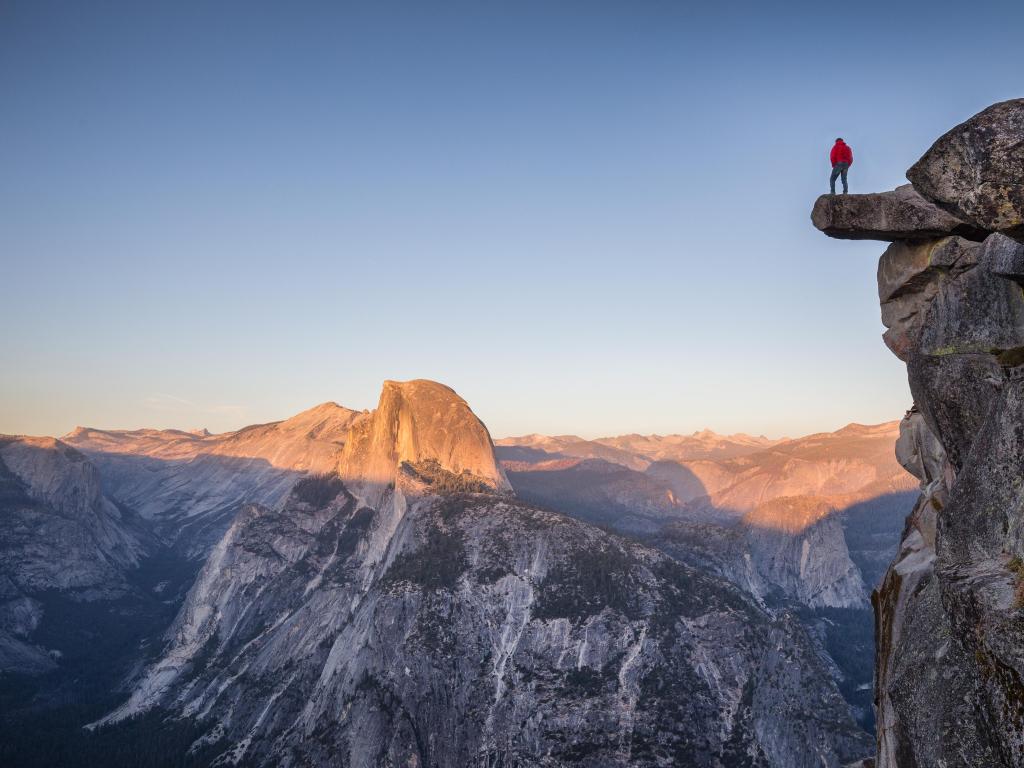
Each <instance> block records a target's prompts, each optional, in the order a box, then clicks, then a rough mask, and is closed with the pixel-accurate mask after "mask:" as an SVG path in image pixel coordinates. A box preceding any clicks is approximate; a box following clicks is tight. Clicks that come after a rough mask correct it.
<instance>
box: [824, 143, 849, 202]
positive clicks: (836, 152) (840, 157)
mask: <svg viewBox="0 0 1024 768" xmlns="http://www.w3.org/2000/svg"><path fill="white" fill-rule="evenodd" d="M829 159H830V160H831V161H832V178H830V179H829V180H828V181H829V185H830V186H831V187H832V194H833V195H834V194H835V193H836V177H837V176H842V177H843V194H844V195H845V194H846V193H847V192H849V191H850V188H849V186H847V184H846V172H847V171H849V170H850V166H851V165H853V150H852V149H850V145H849V144H847V143H846V142H845V141H843V140H842V138H838V139H836V143H835V144H833V145H832V152H831V153H830V154H829Z"/></svg>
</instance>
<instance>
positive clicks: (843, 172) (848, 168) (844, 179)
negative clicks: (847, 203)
mask: <svg viewBox="0 0 1024 768" xmlns="http://www.w3.org/2000/svg"><path fill="white" fill-rule="evenodd" d="M848 170H850V166H849V165H847V164H846V163H843V169H842V171H841V173H842V176H843V194H844V195H845V194H846V193H847V192H849V191H850V186H849V185H848V184H847V183H846V172H847V171H848Z"/></svg>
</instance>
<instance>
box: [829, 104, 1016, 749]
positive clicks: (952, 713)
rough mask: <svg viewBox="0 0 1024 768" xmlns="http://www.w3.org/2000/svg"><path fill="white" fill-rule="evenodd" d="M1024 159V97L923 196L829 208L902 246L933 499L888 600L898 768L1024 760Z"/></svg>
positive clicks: (972, 129) (837, 217)
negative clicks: (1022, 521) (1022, 514)
mask: <svg viewBox="0 0 1024 768" xmlns="http://www.w3.org/2000/svg"><path fill="white" fill-rule="evenodd" d="M1022 148H1024V99H1015V100H1012V101H1006V102H1002V103H999V104H994V105H993V106H991V107H989V108H987V109H985V110H983V111H982V112H980V113H979V114H977V115H975V116H974V117H972V118H970V119H969V120H967V121H966V122H964V123H962V124H961V125H958V126H956V127H955V128H953V129H952V130H950V131H948V132H947V133H946V134H944V135H943V136H941V137H940V138H939V139H938V140H937V141H936V142H935V143H934V144H933V145H932V147H931V148H930V149H929V150H928V151H927V152H926V153H925V154H924V156H923V157H922V158H921V159H920V160H919V161H918V162H917V163H915V164H914V165H913V166H912V167H911V168H910V170H908V171H907V178H908V179H909V180H910V181H911V183H912V187H910V188H909V191H908V190H907V188H903V189H902V191H900V190H897V191H896V192H883V193H878V194H869V195H849V196H847V195H843V196H822V197H821V198H820V199H819V200H818V201H817V202H816V203H815V207H814V212H813V213H812V221H813V222H814V224H815V225H816V226H817V227H818V228H819V229H821V230H823V231H824V232H825V233H826V234H829V235H831V236H833V237H849V238H857V239H866V238H871V239H878V240H883V241H888V242H890V243H891V244H890V245H889V246H888V247H887V248H886V250H885V251H884V252H883V253H882V255H881V258H880V259H879V263H878V272H877V282H878V296H879V302H880V304H881V310H882V323H883V325H884V326H885V327H886V331H885V334H884V336H883V339H884V341H885V343H886V345H887V346H888V347H889V349H890V350H891V351H892V352H893V353H894V354H895V355H896V356H897V357H898V358H899V359H900V360H902V361H904V362H905V363H906V364H907V373H908V378H909V382H910V391H911V393H912V394H913V397H914V407H913V408H912V409H911V411H910V412H909V413H908V414H907V417H906V418H905V419H904V420H903V422H902V423H901V434H900V438H899V441H898V443H897V453H898V456H899V459H900V461H901V462H902V463H903V465H904V466H905V467H906V468H907V470H908V471H910V472H911V473H913V474H914V475H915V476H916V477H917V478H918V480H919V488H920V495H919V498H918V501H917V504H916V505H915V507H914V509H913V512H912V514H911V515H910V517H909V518H908V520H907V525H906V527H905V528H904V531H903V535H902V541H901V543H900V547H899V551H898V553H897V555H896V557H895V558H894V560H893V562H892V564H891V566H890V567H889V569H888V571H887V573H886V575H885V578H884V581H883V582H882V584H881V586H880V587H879V589H878V590H877V591H876V592H875V593H874V595H873V597H872V600H873V602H874V606H875V610H876V622H877V623H876V626H877V630H876V632H877V636H878V646H877V655H876V658H875V679H876V693H875V696H876V702H877V716H878V731H877V734H878V745H877V747H878V749H877V754H878V765H879V766H880V768H904V767H905V766H938V765H951V766H952V765H957V766H961V765H963V766H968V765H970V766H975V765H979V766H980V765H984V766H992V767H993V768H1010V766H1020V765H1024V685H1022V683H1021V681H1022V680H1024V623H1022V622H1024V598H1022V596H1024V565H1022V563H1024V535H1022V532H1024V525H1022V524H1021V520H1022V517H1021V510H1022V509H1024V489H1022V485H1021V477H1022V476H1024V416H1022V413H1024V410H1022V407H1024V388H1022V382H1024V375H1022V367H1021V364H1022V363H1024V355H1022V352H1024V292H1022V286H1024V149H1022ZM911 193H912V195H911ZM847 198H849V199H847Z"/></svg>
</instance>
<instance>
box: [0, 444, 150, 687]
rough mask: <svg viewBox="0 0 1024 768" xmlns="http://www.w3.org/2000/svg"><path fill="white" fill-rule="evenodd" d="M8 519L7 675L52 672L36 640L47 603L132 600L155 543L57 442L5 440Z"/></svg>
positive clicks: (1, 453) (2, 462)
mask: <svg viewBox="0 0 1024 768" xmlns="http://www.w3.org/2000/svg"><path fill="white" fill-rule="evenodd" d="M0 518H2V524H0V672H3V671H12V670H13V671H19V672H28V673H39V672H45V671H48V670H50V669H52V668H54V667H55V666H56V664H55V662H54V659H53V658H52V657H51V654H50V653H48V652H47V649H45V648H43V647H40V646H39V645H38V644H37V643H36V642H35V640H34V633H35V631H36V629H37V628H38V627H39V624H40V622H41V621H42V619H43V617H44V612H45V611H44V604H43V602H42V597H43V596H44V595H47V594H51V593H59V594H62V595H65V596H68V597H69V598H70V599H74V600H77V601H83V602H89V601H99V600H105V599H110V598H114V597H118V596H120V595H122V594H124V593H125V592H126V591H127V590H128V588H129V587H128V583H127V581H126V578H125V574H126V572H127V571H129V570H131V569H132V568H134V567H135V566H136V565H137V564H138V562H139V560H140V559H141V558H142V557H143V555H144V554H146V552H147V551H148V550H149V549H150V548H151V545H152V538H151V537H150V536H149V535H148V533H147V531H146V530H145V526H144V525H142V524H141V521H140V520H138V519H137V518H136V517H134V516H132V515H130V514H128V513H126V512H124V511H123V510H121V509H119V508H118V507H117V506H116V505H115V504H114V503H113V502H112V501H111V500H110V499H109V498H107V497H106V496H105V495H103V493H102V491H101V489H100V479H99V474H98V472H97V471H96V468H95V467H94V466H93V465H92V464H91V463H90V462H89V461H88V459H86V457H85V456H84V455H82V454H81V453H79V452H78V451H77V450H75V449H74V448H71V447H70V446H68V445H65V444H64V443H62V442H60V441H59V440H54V439H53V438H38V437H5V436H0Z"/></svg>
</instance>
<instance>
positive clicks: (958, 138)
mask: <svg viewBox="0 0 1024 768" xmlns="http://www.w3.org/2000/svg"><path fill="white" fill-rule="evenodd" d="M907 178H908V179H910V181H911V182H912V183H913V185H914V187H915V188H916V189H917V191H918V192H920V193H921V194H922V195H923V196H924V197H926V198H928V199H929V200H931V201H932V202H934V203H935V204H937V205H939V206H940V207H942V208H944V209H945V210H947V211H949V212H950V213H952V214H953V215H955V216H957V217H958V218H960V219H963V220H964V221H967V222H969V223H971V224H973V225H974V226H976V227H980V228H982V229H987V230H993V231H1000V232H1006V233H1008V234H1012V235H1015V236H1022V235H1024V99H1013V100H1011V101H1004V102H1001V103H999V104H993V105H992V106H991V107H989V108H988V109H985V110H983V111H981V112H979V113H978V114H976V115H975V116H974V117H972V118H971V119H970V120H968V121H966V122H964V123H961V124H960V125H958V126H957V127H956V128H954V129H953V130H951V131H949V132H947V133H945V134H943V136H941V137H940V138H939V140H938V141H936V142H935V143H934V144H933V145H932V146H931V149H929V150H928V151H927V152H925V154H924V156H923V157H922V158H921V159H920V160H918V161H917V163H915V164H914V166H913V167H911V169H910V170H909V171H907Z"/></svg>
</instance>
